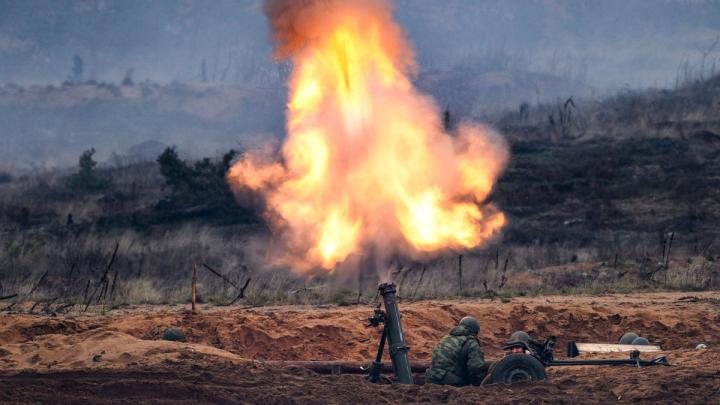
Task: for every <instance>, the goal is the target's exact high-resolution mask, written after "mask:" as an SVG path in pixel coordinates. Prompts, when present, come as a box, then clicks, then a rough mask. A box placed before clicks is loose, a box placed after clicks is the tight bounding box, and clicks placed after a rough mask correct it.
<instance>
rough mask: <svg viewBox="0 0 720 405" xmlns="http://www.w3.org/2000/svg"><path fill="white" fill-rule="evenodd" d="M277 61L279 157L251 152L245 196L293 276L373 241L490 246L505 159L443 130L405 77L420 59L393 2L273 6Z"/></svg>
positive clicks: (485, 138)
mask: <svg viewBox="0 0 720 405" xmlns="http://www.w3.org/2000/svg"><path fill="white" fill-rule="evenodd" d="M265 11H266V14H267V16H268V18H269V20H270V25H271V28H272V30H273V34H274V37H275V40H276V42H277V50H276V56H277V57H278V58H280V59H289V60H290V61H291V62H292V64H293V71H292V75H291V78H290V81H289V83H288V86H289V91H290V95H289V102H288V112H287V139H286V141H285V143H284V145H283V147H282V150H281V151H280V154H281V156H279V157H278V156H277V155H273V154H267V153H260V152H256V153H248V154H245V155H244V156H243V157H242V158H241V159H240V160H239V161H238V162H236V163H235V164H234V165H233V167H232V168H231V170H230V173H229V180H230V182H231V184H232V185H233V186H234V187H235V188H236V189H242V188H246V189H247V188H249V189H251V190H253V191H255V192H259V193H260V194H262V196H263V197H264V199H265V204H266V213H265V214H266V217H267V220H268V223H269V224H270V226H271V228H272V229H273V233H274V235H275V236H276V239H277V242H278V243H276V244H277V245H280V246H282V249H279V251H280V252H281V253H277V252H276V253H275V254H274V255H275V257H274V259H276V260H278V261H282V262H285V263H287V264H289V265H291V267H292V268H293V269H298V270H303V269H308V268H316V267H320V268H324V269H326V270H329V271H333V269H334V268H335V267H336V266H337V265H338V264H339V263H341V262H343V261H344V260H346V259H348V257H350V256H351V255H353V254H360V253H362V252H363V251H364V250H365V249H367V248H369V247H373V248H374V249H381V250H382V251H384V252H385V253H387V254H402V255H406V256H409V257H417V256H420V255H423V254H427V253H431V252H437V251H441V250H444V249H467V248H473V247H476V246H479V245H481V244H482V243H483V242H485V241H486V240H488V239H489V238H491V237H492V236H493V235H494V234H495V233H497V232H498V231H499V230H500V229H501V228H502V226H503V225H504V223H505V217H504V215H503V214H502V213H501V212H499V211H498V210H497V209H495V207H493V206H492V205H491V204H486V203H484V201H485V200H486V199H487V197H488V195H489V193H490V192H491V190H492V187H493V184H494V183H495V180H496V178H497V176H498V175H499V174H500V172H501V171H502V170H503V168H504V166H505V163H506V161H507V157H508V152H507V147H506V145H505V143H504V142H503V140H502V139H501V138H500V137H499V136H498V135H496V134H494V133H493V132H492V131H490V130H489V129H487V128H484V127H481V126H477V125H473V124H469V123H462V124H460V125H459V126H458V128H457V129H456V130H455V131H454V133H452V134H449V133H446V132H444V130H443V125H442V121H441V118H440V116H441V114H440V111H439V109H438V107H437V106H436V104H435V103H434V101H433V100H432V99H431V98H430V97H428V96H425V95H422V94H420V93H418V92H417V90H416V89H415V88H414V87H413V85H412V83H411V81H410V79H409V77H412V75H413V73H414V71H415V64H414V60H413V52H412V48H411V47H410V45H409V44H408V43H407V42H406V40H405V38H404V36H403V33H402V31H401V29H400V27H399V26H398V25H397V24H396V23H395V22H394V21H393V18H392V10H391V8H390V7H389V4H388V3H387V2H386V1H379V0H378V1H375V0H316V1H306V0H302V1H296V0H281V1H267V2H266V3H265Z"/></svg>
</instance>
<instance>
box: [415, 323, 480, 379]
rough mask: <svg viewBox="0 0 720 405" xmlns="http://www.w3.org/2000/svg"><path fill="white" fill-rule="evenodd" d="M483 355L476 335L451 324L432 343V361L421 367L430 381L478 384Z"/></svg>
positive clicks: (463, 327)
mask: <svg viewBox="0 0 720 405" xmlns="http://www.w3.org/2000/svg"><path fill="white" fill-rule="evenodd" d="M484 364H485V356H484V355H483V352H482V349H480V343H479V342H478V339H477V336H476V335H475V334H474V333H472V332H471V331H470V330H469V329H468V328H467V327H465V326H463V325H460V326H457V327H455V329H453V330H452V331H450V334H449V335H448V336H446V337H444V338H443V340H441V341H440V343H438V344H437V346H435V348H434V349H433V353H432V365H431V366H430V368H429V369H427V371H425V379H426V381H427V382H429V383H433V384H447V385H454V386H456V387H462V386H464V385H469V384H478V383H479V382H480V380H481V379H482V377H483V374H484V368H483V365H484Z"/></svg>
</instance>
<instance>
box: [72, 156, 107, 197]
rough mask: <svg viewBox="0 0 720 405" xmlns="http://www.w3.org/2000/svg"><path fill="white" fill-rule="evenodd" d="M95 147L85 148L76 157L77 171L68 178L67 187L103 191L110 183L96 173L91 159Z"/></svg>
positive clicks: (78, 189) (81, 190)
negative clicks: (77, 157)
mask: <svg viewBox="0 0 720 405" xmlns="http://www.w3.org/2000/svg"><path fill="white" fill-rule="evenodd" d="M94 154H95V148H91V149H88V150H86V151H85V152H83V153H82V154H81V155H80V159H78V172H77V173H75V174H73V175H72V176H70V178H69V179H68V188H69V189H70V190H72V191H80V192H93V191H103V190H105V189H107V187H108V186H109V185H110V180H109V179H107V178H105V177H103V176H101V175H100V174H98V173H97V170H96V169H95V166H97V162H96V161H95V160H93V155H94Z"/></svg>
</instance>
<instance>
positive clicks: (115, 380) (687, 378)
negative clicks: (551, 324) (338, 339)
mask: <svg viewBox="0 0 720 405" xmlns="http://www.w3.org/2000/svg"><path fill="white" fill-rule="evenodd" d="M673 357H675V358H676V361H677V362H678V365H677V366H675V367H654V368H647V369H642V370H638V369H635V368H633V367H616V368H612V370H610V369H608V368H604V369H599V368H589V367H584V368H573V369H572V370H571V369H561V368H557V369H550V372H549V375H548V378H549V379H548V380H546V381H540V382H534V383H530V384H524V385H513V386H499V385H498V386H483V387H465V388H453V387H445V386H435V385H423V386H419V385H413V386H401V385H376V384H370V383H368V382H367V381H365V380H364V379H363V377H362V376H357V375H336V376H321V375H315V374H313V373H312V372H309V371H306V370H297V369H286V368H268V367H265V366H263V365H262V364H259V363H245V364H234V363H228V362H222V361H218V360H213V361H207V360H206V359H203V358H199V357H198V356H195V357H188V358H184V359H179V360H172V361H168V362H166V363H164V364H161V365H158V366H156V367H153V368H136V369H115V370H114V369H105V370H94V371H72V372H57V373H49V374H48V373H35V372H25V373H20V374H15V375H10V376H3V375H0V384H1V385H2V387H3V389H2V390H0V402H3V403H12V402H37V401H40V402H50V403H97V402H103V403H107V402H124V403H178V402H183V403H263V404H280V403H282V404H295V403H298V404H347V403H464V404H477V403H528V402H532V403H553V404H571V403H578V402H582V403H608V402H617V401H623V402H628V403H711V402H716V401H717V400H720V369H719V368H718V367H717V366H715V367H708V365H709V364H718V362H720V351H718V350H708V351H706V352H704V353H703V355H702V356H698V355H697V353H695V352H682V351H681V352H677V353H673ZM600 370H602V371H600Z"/></svg>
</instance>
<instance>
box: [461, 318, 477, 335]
mask: <svg viewBox="0 0 720 405" xmlns="http://www.w3.org/2000/svg"><path fill="white" fill-rule="evenodd" d="M459 325H460V326H464V327H466V328H467V329H468V330H469V331H470V332H471V333H472V334H474V335H477V334H478V333H479V332H480V323H479V322H478V320H477V319H475V318H474V317H472V316H466V317H465V318H463V319H461V320H460V323H459Z"/></svg>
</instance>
